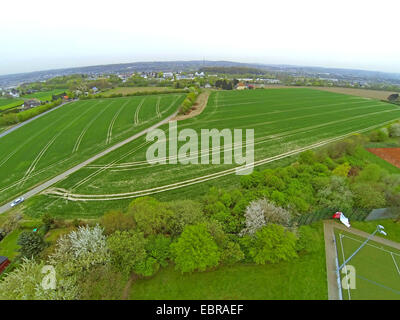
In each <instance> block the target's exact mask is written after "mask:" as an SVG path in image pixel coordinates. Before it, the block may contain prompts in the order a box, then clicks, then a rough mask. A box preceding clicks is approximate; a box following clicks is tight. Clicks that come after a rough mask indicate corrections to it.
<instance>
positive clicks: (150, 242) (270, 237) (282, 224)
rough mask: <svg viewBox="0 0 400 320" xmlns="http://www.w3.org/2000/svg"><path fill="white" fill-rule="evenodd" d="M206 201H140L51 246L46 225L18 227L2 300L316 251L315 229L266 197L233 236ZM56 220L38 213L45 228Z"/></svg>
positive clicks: (86, 293)
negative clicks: (48, 279)
mask: <svg viewBox="0 0 400 320" xmlns="http://www.w3.org/2000/svg"><path fill="white" fill-rule="evenodd" d="M210 195H211V192H210ZM224 198H227V196H225V197H224ZM257 202H258V203H257ZM208 205H210V199H209V196H208V197H206V198H204V199H203V200H202V201H200V202H196V201H192V200H180V201H172V202H159V201H157V200H156V199H154V198H151V197H144V198H138V199H136V200H134V201H132V203H131V204H130V205H129V208H128V209H127V210H126V211H125V212H122V211H111V212H108V213H106V214H105V215H104V216H103V217H102V218H101V219H100V220H99V221H98V222H99V224H97V225H92V226H89V225H85V226H78V227H75V228H73V229H72V231H70V232H68V233H67V234H64V235H61V236H60V237H59V238H58V240H57V242H56V243H55V244H53V245H50V246H49V244H48V243H47V242H46V241H45V240H44V234H45V233H46V232H47V231H46V230H45V229H43V232H41V231H36V232H24V233H22V234H21V236H20V238H19V239H18V244H19V245H20V259H21V260H20V264H19V265H18V266H17V267H15V268H14V269H13V270H11V271H7V272H6V273H7V274H6V275H5V276H4V277H3V278H2V279H1V280H0V299H2V298H7V299H49V298H51V299H78V298H93V294H94V292H95V291H96V290H95V289H94V288H95V287H97V286H105V285H106V286H107V285H109V286H112V285H115V286H116V287H118V290H120V291H119V294H121V292H122V288H121V285H120V282H121V281H120V280H121V279H125V280H126V279H127V278H128V277H129V276H131V277H132V276H134V277H148V276H152V275H154V274H155V273H156V272H157V271H158V270H159V268H160V267H166V266H167V265H168V264H169V263H173V264H174V265H175V268H176V269H177V270H179V271H180V272H183V273H184V272H194V271H205V270H209V269H212V268H216V267H218V266H219V265H231V264H235V263H237V262H240V261H243V262H248V263H257V264H265V263H277V262H280V261H289V260H291V259H295V258H297V257H298V255H299V254H303V253H306V252H312V250H314V249H313V244H311V241H308V240H307V239H308V238H310V239H311V238H312V239H315V237H318V232H317V231H316V230H315V229H313V228H312V227H309V226H307V227H301V228H296V227H295V226H293V225H291V223H290V214H288V212H286V211H285V210H283V209H282V208H279V207H278V206H276V205H275V204H273V203H272V202H269V201H267V200H266V199H259V200H256V201H253V202H251V203H249V204H248V206H247V209H246V207H245V208H244V209H245V212H246V214H243V213H242V214H241V216H242V219H243V224H242V225H241V226H240V227H239V228H237V229H238V230H240V232H238V233H236V230H233V229H232V228H231V226H229V225H226V223H228V224H229V221H227V222H225V223H224V222H221V221H218V220H216V219H214V217H215V216H214V215H213V214H210V212H209V211H210V210H208V211H207V210H206V206H208ZM288 215H289V216H288ZM260 216H262V217H263V218H261V219H260V218H259V217H260ZM255 217H256V219H255ZM54 223H55V222H54V220H52V219H51V218H50V217H49V216H44V217H43V224H44V225H46V229H47V228H52V224H54ZM250 226H251V230H250V229H249V227H250ZM304 228H306V229H307V230H306V231H304V230H303V229H304ZM227 230H233V231H231V232H229V231H227ZM309 242H310V244H309ZM45 265H49V266H51V267H52V268H54V270H55V274H56V281H57V286H56V287H55V288H54V289H52V290H43V288H42V286H41V284H42V281H43V274H42V268H43V266H45ZM28 275H29V277H28ZM26 278H29V280H27V279H26ZM102 294H103V295H104V294H105V293H104V292H103V293H102ZM110 294H113V295H114V296H112V297H110V296H106V297H107V298H119V297H118V296H115V295H117V293H116V292H115V290H111V293H110ZM102 297H104V296H102Z"/></svg>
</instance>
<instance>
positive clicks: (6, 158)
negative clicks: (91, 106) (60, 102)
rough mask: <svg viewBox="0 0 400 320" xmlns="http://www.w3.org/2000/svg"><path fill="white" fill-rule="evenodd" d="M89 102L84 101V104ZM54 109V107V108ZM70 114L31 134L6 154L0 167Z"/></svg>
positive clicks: (0, 162)
mask: <svg viewBox="0 0 400 320" xmlns="http://www.w3.org/2000/svg"><path fill="white" fill-rule="evenodd" d="M85 104H87V102H86V103H83V104H82V106H83V105H85ZM52 110H53V109H52ZM67 115H68V113H67V114H65V115H63V116H62V117H60V118H59V119H57V120H56V121H55V122H53V123H50V124H49V125H47V126H45V127H44V128H43V129H41V130H40V131H38V132H37V133H35V134H34V135H33V136H31V137H30V138H28V139H27V140H25V141H24V143H22V144H20V145H19V146H18V148H16V149H15V150H14V151H13V152H11V153H10V154H8V155H7V156H5V157H4V158H3V159H2V160H1V161H0V167H1V166H3V165H4V163H6V162H7V161H8V160H10V158H11V157H12V156H13V155H14V154H16V153H17V152H18V151H20V150H21V149H22V148H23V147H24V146H26V145H27V144H28V143H30V142H31V141H32V140H33V139H35V138H36V137H37V136H39V135H40V134H42V133H43V132H44V131H45V130H47V129H48V128H49V127H51V126H53V125H54V124H55V123H58V122H59V121H60V120H62V119H64V117H66V116H67Z"/></svg>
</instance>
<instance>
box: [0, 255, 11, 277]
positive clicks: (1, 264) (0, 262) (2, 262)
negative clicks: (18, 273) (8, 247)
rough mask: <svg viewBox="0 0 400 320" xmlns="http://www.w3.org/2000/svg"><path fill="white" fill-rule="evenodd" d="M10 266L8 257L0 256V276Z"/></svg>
mask: <svg viewBox="0 0 400 320" xmlns="http://www.w3.org/2000/svg"><path fill="white" fill-rule="evenodd" d="M9 264H10V260H8V258H7V257H4V256H0V274H1V273H2V272H3V271H4V270H5V269H6V268H7V266H8V265H9Z"/></svg>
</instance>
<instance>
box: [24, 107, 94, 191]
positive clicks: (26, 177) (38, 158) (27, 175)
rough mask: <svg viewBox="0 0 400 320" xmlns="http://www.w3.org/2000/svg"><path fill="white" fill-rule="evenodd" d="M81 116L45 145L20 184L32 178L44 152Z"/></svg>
mask: <svg viewBox="0 0 400 320" xmlns="http://www.w3.org/2000/svg"><path fill="white" fill-rule="evenodd" d="M88 111H89V109H88V110H86V111H85V112H84V113H83V114H86V113H87V112H88ZM78 119H79V118H75V119H74V120H73V121H71V122H70V123H69V124H67V125H66V126H65V127H64V128H63V129H62V130H61V131H59V132H58V133H57V134H56V135H55V136H54V137H53V138H52V139H51V140H50V141H49V142H48V143H47V144H46V145H45V146H44V148H43V149H42V150H41V151H40V152H39V153H38V155H37V156H36V158H35V159H34V160H33V161H32V163H31V165H30V166H29V168H28V170H27V171H26V172H25V175H24V177H23V178H22V179H21V180H20V183H19V185H20V186H21V187H22V186H23V185H24V184H25V182H26V181H27V180H28V179H29V178H30V176H31V175H32V173H33V171H34V170H35V169H36V166H37V164H38V163H39V161H40V159H41V158H42V157H43V156H44V154H45V153H46V151H47V150H48V149H49V148H50V147H51V146H52V144H53V143H54V141H56V139H57V138H58V137H59V136H60V135H61V134H62V133H63V132H64V131H65V130H67V129H68V128H69V127H71V125H73V124H74V123H75V122H76V121H77V120H78Z"/></svg>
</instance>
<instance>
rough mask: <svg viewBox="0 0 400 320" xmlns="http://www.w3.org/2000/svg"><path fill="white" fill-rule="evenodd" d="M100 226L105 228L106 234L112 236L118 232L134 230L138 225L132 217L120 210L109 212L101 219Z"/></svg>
mask: <svg viewBox="0 0 400 320" xmlns="http://www.w3.org/2000/svg"><path fill="white" fill-rule="evenodd" d="M100 224H101V225H102V226H103V228H104V232H105V234H111V233H113V232H115V231H117V230H119V231H126V230H131V229H134V228H135V225H136V223H135V219H134V218H133V216H132V215H130V214H127V213H123V212H121V211H119V210H113V211H110V212H107V213H106V214H105V215H104V216H102V217H101V219H100Z"/></svg>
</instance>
